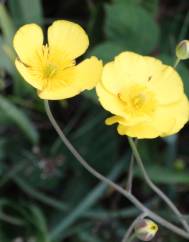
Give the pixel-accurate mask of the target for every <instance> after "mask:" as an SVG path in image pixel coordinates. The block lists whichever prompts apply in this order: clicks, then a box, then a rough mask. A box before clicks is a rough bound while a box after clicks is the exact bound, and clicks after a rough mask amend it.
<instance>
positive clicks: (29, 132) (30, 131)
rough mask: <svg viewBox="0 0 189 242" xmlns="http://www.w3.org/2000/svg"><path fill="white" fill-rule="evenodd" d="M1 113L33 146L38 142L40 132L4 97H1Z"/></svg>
mask: <svg viewBox="0 0 189 242" xmlns="http://www.w3.org/2000/svg"><path fill="white" fill-rule="evenodd" d="M0 112H1V114H2V113H3V115H6V116H7V117H8V118H9V119H10V120H11V121H13V122H15V123H16V124H17V125H18V126H19V127H20V129H22V130H23V132H24V133H25V135H26V136H27V137H28V138H29V140H30V141H31V142H32V143H33V144H36V143H37V142H38V140H39V136H38V132H37V130H36V129H35V127H34V126H33V124H32V123H31V122H30V120H29V119H28V118H27V116H26V115H25V114H24V113H23V112H22V111H21V110H20V109H19V108H17V107H16V106H15V105H13V104H12V103H11V102H9V101H8V100H7V98H5V97H3V96H0Z"/></svg>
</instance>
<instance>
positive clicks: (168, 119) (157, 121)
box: [152, 95, 189, 136]
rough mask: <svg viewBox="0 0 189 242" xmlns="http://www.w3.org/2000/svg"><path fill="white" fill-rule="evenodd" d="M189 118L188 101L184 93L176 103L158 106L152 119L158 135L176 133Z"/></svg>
mask: <svg viewBox="0 0 189 242" xmlns="http://www.w3.org/2000/svg"><path fill="white" fill-rule="evenodd" d="M188 120H189V103H188V100H187V98H186V96H185V95H183V97H182V98H181V100H180V101H178V102H177V103H173V104H170V105H167V106H162V107H159V109H158V110H157V111H156V114H155V116H154V118H153V120H152V124H153V126H154V127H155V128H156V129H157V130H159V132H160V136H167V135H172V134H175V133H177V132H178V131H179V130H180V129H182V128H183V126H184V125H185V124H186V122H188Z"/></svg>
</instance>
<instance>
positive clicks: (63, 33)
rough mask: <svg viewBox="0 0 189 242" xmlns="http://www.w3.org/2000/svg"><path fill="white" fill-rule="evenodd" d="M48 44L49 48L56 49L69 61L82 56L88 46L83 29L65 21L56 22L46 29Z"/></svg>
mask: <svg viewBox="0 0 189 242" xmlns="http://www.w3.org/2000/svg"><path fill="white" fill-rule="evenodd" d="M48 42H49V46H50V48H52V49H58V50H59V51H61V52H62V53H63V54H64V55H65V56H66V57H69V58H70V59H75V58H76V57H78V56H80V55H82V54H83V53H84V52H85V51H86V49H87V48H88V45H89V39H88V36H87V34H86V32H85V31H84V29H83V28H82V27H81V26H80V25H78V24H75V23H72V22H69V21H66V20H57V21H55V22H54V23H53V24H52V25H51V26H50V27H49V28H48Z"/></svg>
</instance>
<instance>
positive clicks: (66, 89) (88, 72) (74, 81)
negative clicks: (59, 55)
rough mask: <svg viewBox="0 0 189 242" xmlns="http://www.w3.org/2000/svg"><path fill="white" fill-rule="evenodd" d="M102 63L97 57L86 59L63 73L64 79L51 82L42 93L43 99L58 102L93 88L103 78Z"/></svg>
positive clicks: (40, 94) (40, 93)
mask: <svg viewBox="0 0 189 242" xmlns="http://www.w3.org/2000/svg"><path fill="white" fill-rule="evenodd" d="M101 71H102V62H101V61H99V60H98V59H97V58H96V57H91V58H90V59H86V60H84V61H83V62H81V63H80V64H78V65H76V66H75V67H72V68H68V69H66V70H65V71H64V72H62V78H61V79H60V77H59V79H57V80H56V79H55V80H50V81H49V84H48V85H47V87H46V88H45V89H43V90H42V91H40V92H39V93H38V94H39V97H40V98H42V99H49V100H58V99H65V98H69V97H73V96H76V95H77V94H79V93H80V92H82V91H83V90H86V89H91V88H93V87H94V86H95V85H96V83H97V82H98V81H99V79H100V77H101Z"/></svg>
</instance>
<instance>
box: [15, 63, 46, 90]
mask: <svg viewBox="0 0 189 242" xmlns="http://www.w3.org/2000/svg"><path fill="white" fill-rule="evenodd" d="M15 65H16V68H17V70H18V71H19V72H20V74H21V76H22V77H23V78H24V80H25V81H27V82H28V83H29V84H30V85H32V86H33V87H35V88H37V89H39V90H40V89H42V86H43V81H42V80H41V79H40V78H39V77H38V76H37V77H36V75H35V70H33V68H32V67H28V66H26V65H24V64H23V63H22V62H20V61H19V60H16V61H15Z"/></svg>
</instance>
